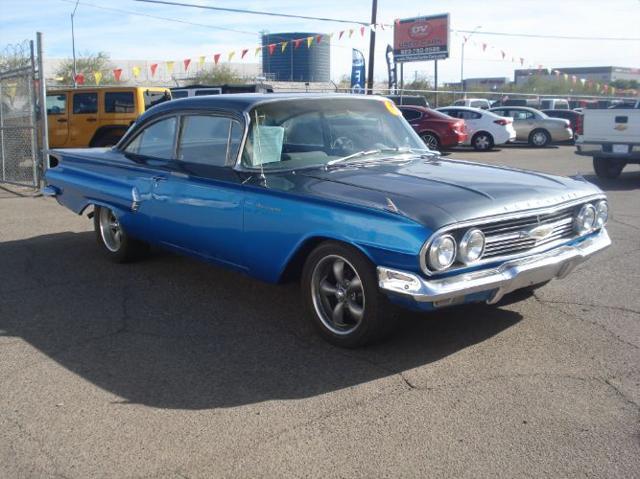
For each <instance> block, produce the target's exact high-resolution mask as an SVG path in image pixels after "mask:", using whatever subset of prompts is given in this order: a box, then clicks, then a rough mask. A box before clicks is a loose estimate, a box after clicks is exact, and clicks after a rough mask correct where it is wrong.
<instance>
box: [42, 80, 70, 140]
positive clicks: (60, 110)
mask: <svg viewBox="0 0 640 479" xmlns="http://www.w3.org/2000/svg"><path fill="white" fill-rule="evenodd" d="M68 97H69V94H68V93H66V92H59V93H50V94H47V124H48V132H49V147H50V148H64V147H65V146H67V141H68V139H69V110H68V101H67V100H68Z"/></svg>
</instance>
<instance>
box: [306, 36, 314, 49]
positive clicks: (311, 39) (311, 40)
mask: <svg viewBox="0 0 640 479" xmlns="http://www.w3.org/2000/svg"><path fill="white" fill-rule="evenodd" d="M312 43H313V37H307V48H311V44H312Z"/></svg>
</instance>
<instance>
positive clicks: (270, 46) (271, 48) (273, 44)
mask: <svg viewBox="0 0 640 479" xmlns="http://www.w3.org/2000/svg"><path fill="white" fill-rule="evenodd" d="M275 51H276V44H275V43H270V44H269V55H273V52H275Z"/></svg>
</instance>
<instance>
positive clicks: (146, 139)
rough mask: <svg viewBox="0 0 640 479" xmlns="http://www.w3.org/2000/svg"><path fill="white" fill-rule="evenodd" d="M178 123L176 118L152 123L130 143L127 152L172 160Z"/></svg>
mask: <svg viewBox="0 0 640 479" xmlns="http://www.w3.org/2000/svg"><path fill="white" fill-rule="evenodd" d="M176 123H177V122H176V118H175V117H173V116H172V117H170V118H165V119H164V120H160V121H157V122H155V123H152V124H151V125H149V126H147V127H146V128H145V129H143V130H142V131H141V132H140V133H139V134H138V136H136V137H135V139H134V140H133V141H132V142H131V143H129V145H128V146H127V147H126V148H125V152H126V153H133V154H134V155H142V156H149V157H151V158H159V159H162V160H170V159H172V158H173V145H174V143H175V138H176Z"/></svg>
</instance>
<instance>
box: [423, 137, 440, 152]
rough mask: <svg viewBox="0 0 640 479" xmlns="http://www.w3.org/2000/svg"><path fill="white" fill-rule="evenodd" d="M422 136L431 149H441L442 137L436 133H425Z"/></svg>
mask: <svg viewBox="0 0 640 479" xmlns="http://www.w3.org/2000/svg"><path fill="white" fill-rule="evenodd" d="M420 138H421V139H422V141H423V142H424V144H425V145H427V148H429V149H430V150H432V151H438V150H439V149H440V138H438V136H437V135H435V134H434V133H423V134H422V135H420Z"/></svg>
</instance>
